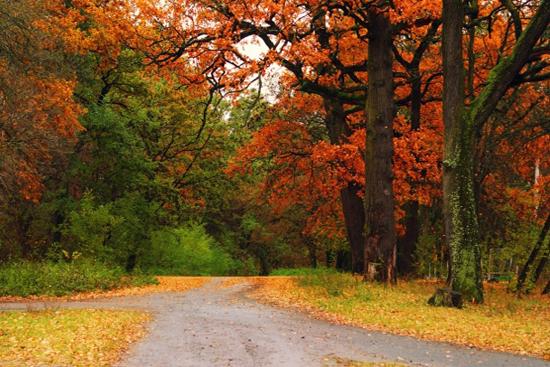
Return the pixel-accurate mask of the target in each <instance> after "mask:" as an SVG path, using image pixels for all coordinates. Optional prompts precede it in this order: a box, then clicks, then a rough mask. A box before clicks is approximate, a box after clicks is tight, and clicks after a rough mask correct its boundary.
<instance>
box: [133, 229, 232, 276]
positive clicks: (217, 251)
mask: <svg viewBox="0 0 550 367" xmlns="http://www.w3.org/2000/svg"><path fill="white" fill-rule="evenodd" d="M141 266H142V268H143V269H145V271H146V272H147V273H150V274H157V275H227V274H232V273H235V272H236V271H237V270H238V268H239V267H240V264H239V263H238V262H236V261H235V260H233V259H232V258H231V256H230V255H229V254H228V253H226V252H225V251H224V250H223V249H221V248H220V247H219V246H218V245H217V244H216V241H215V240H214V239H213V238H212V237H211V236H210V235H208V233H206V231H205V229H204V227H203V226H202V225H199V224H189V225H187V226H184V227H179V228H176V229H166V230H162V231H157V232H154V233H153V234H152V236H151V248H150V249H149V251H147V253H146V254H145V255H144V257H143V259H142V260H141Z"/></svg>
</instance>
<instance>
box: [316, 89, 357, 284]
mask: <svg viewBox="0 0 550 367" xmlns="http://www.w3.org/2000/svg"><path fill="white" fill-rule="evenodd" d="M324 104H325V111H326V114H327V117H326V120H325V124H326V126H327V130H328V134H329V139H330V142H331V144H342V143H344V142H346V140H347V138H348V137H349V136H350V135H351V133H352V131H351V130H350V129H349V127H348V125H347V124H346V116H345V112H344V107H343V106H342V103H341V102H340V101H338V100H336V99H330V98H325V99H324ZM359 189H360V187H359V185H358V184H357V183H355V182H349V183H348V185H347V186H346V187H344V188H342V189H341V190H340V200H341V202H342V211H343V214H344V222H345V225H346V234H347V238H348V242H349V244H350V250H351V270H352V271H353V272H354V273H359V274H362V273H363V269H364V262H363V260H364V259H363V256H364V246H365V237H364V235H363V229H364V226H365V208H364V206H363V202H362V200H361V198H360V197H359V196H358V195H357V193H358V192H359Z"/></svg>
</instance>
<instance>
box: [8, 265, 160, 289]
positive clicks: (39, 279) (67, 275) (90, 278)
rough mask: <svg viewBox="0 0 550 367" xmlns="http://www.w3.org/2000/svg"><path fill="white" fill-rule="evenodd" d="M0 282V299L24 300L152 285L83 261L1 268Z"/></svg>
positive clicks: (142, 278)
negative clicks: (41, 296)
mask: <svg viewBox="0 0 550 367" xmlns="http://www.w3.org/2000/svg"><path fill="white" fill-rule="evenodd" d="M0 280H1V281H0V296H24V297H26V296H31V295H48V296H63V295H69V294H73V293H79V292H90V291H95V290H109V289H114V288H121V287H127V286H133V285H144V284H151V283H154V282H156V281H155V280H154V279H152V278H150V277H147V276H141V275H135V276H130V277H128V276H126V275H125V274H124V271H123V270H122V269H121V268H118V267H112V266H106V265H103V264H101V263H99V262H97V261H94V260H85V259H77V260H74V261H71V262H58V263H53V262H42V263H36V262H17V263H11V264H4V265H2V266H0Z"/></svg>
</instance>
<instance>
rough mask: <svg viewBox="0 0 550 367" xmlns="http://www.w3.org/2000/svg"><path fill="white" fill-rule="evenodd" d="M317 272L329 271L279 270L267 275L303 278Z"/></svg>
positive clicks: (305, 269) (322, 269) (309, 269)
mask: <svg viewBox="0 0 550 367" xmlns="http://www.w3.org/2000/svg"><path fill="white" fill-rule="evenodd" d="M318 271H323V272H324V271H329V270H328V269H327V268H317V269H314V268H279V269H275V270H273V271H272V272H271V273H270V274H269V275H278V276H304V275H312V274H315V273H316V272H318Z"/></svg>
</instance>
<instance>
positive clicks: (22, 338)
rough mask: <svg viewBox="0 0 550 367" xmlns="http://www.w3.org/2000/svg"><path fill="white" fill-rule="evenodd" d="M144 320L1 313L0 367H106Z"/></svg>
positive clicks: (140, 316) (135, 315) (130, 315)
mask: <svg viewBox="0 0 550 367" xmlns="http://www.w3.org/2000/svg"><path fill="white" fill-rule="evenodd" d="M148 320H149V315H148V314H147V313H145V312H136V311H104V310H62V311H60V310H59V311H39V312H19V311H13V312H2V313H0V365H2V366H14V367H15V366H17V367H21V366H36V365H46V364H47V365H55V366H75V367H79V366H110V365H112V364H113V363H114V362H116V361H117V359H118V357H119V356H120V355H121V353H122V352H123V351H124V350H125V349H126V348H127V347H128V345H129V344H130V343H132V342H134V341H136V340H138V339H139V338H141V337H142V336H143V335H144V333H145V329H144V324H145V322H147V321H148Z"/></svg>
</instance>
